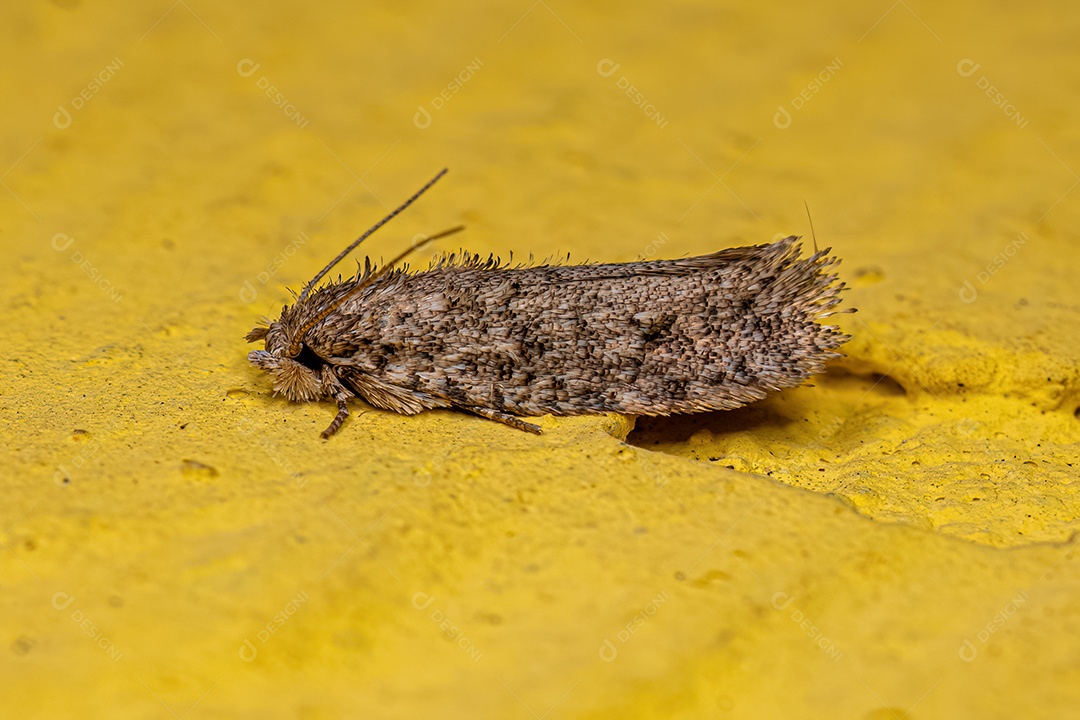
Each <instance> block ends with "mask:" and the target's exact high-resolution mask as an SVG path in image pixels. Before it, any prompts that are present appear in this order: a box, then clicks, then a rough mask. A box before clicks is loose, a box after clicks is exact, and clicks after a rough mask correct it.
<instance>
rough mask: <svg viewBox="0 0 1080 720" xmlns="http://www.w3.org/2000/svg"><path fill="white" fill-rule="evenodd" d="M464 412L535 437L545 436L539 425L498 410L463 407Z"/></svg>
mask: <svg viewBox="0 0 1080 720" xmlns="http://www.w3.org/2000/svg"><path fill="white" fill-rule="evenodd" d="M461 409H462V410H468V411H469V412H471V413H475V414H477V415H479V416H480V417H483V418H487V419H488V420H494V421H495V422H501V423H502V424H503V425H509V426H510V427H512V428H517V429H518V430H524V431H525V432H528V433H532V434H533V435H543V434H544V431H543V430H541V429H540V426H539V425H534V424H532V423H530V422H525V421H524V420H522V419H521V418H519V417H515V416H514V415H510V414H509V413H504V412H499V411H498V410H492V409H491V408H485V407H462V408H461Z"/></svg>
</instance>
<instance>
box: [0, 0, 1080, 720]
mask: <svg viewBox="0 0 1080 720" xmlns="http://www.w3.org/2000/svg"><path fill="white" fill-rule="evenodd" d="M171 3H172V0H165V2H160V3H127V4H126V5H118V4H94V3H84V2H80V1H79V0H54V1H53V2H52V3H38V4H34V5H26V4H7V5H5V6H3V8H0V37H2V48H3V49H2V56H3V68H2V70H0V94H2V97H3V98H5V99H6V103H5V112H4V113H3V114H2V116H0V128H2V133H0V137H2V138H3V141H2V145H0V184H2V187H0V218H2V222H0V246H2V248H3V250H4V254H3V257H4V263H3V265H2V267H0V302H2V307H3V308H4V314H3V317H4V318H5V320H6V321H7V332H6V333H5V345H6V352H5V353H4V355H5V360H4V362H5V369H4V371H3V372H2V373H0V407H2V412H0V424H2V426H3V435H2V438H3V440H2V443H0V467H2V470H0V474H2V486H0V487H2V489H3V493H4V502H3V503H2V504H0V541H2V543H3V547H4V551H3V552H2V553H0V603H2V610H0V617H2V620H0V629H2V631H3V637H2V640H3V643H4V645H3V647H2V648H0V716H3V717H20V718H50V717H72V716H74V717H82V718H97V717H102V718H104V717H108V718H114V719H123V718H150V717H177V718H181V717H183V718H191V719H192V720H195V719H196V718H237V717H259V718H305V719H307V718H355V717H388V718H415V717H444V718H530V717H534V718H551V719H552V720H554V719H555V718H632V717H633V718H636V717H641V718H645V717H657V718H669V717H679V718H699V717H701V718H706V717H707V718H714V717H730V718H791V717H802V718H813V717H822V718H825V717H850V718H863V719H865V720H886V719H888V718H893V717H895V718H901V717H904V718H914V719H916V720H924V719H926V718H955V717H964V716H970V717H980V718H989V717H1016V716H1020V715H1023V716H1025V717H1033V716H1041V717H1064V716H1067V715H1068V714H1069V713H1070V712H1072V711H1073V709H1074V708H1075V707H1076V703H1077V702H1078V701H1080V689H1078V688H1080V670H1078V668H1080V650H1078V645H1077V643H1076V642H1075V638H1076V637H1077V634H1078V632H1080V597H1078V592H1077V588H1078V587H1080V559H1078V557H1077V554H1076V553H1075V552H1074V550H1075V541H1074V540H1073V537H1074V533H1075V532H1076V530H1077V529H1078V528H1080V520H1078V515H1080V490H1078V488H1080V484H1078V482H1077V480H1078V477H1077V474H1078V470H1077V467H1078V466H1077V458H1078V456H1080V417H1078V411H1077V407H1078V406H1080V369H1078V364H1077V363H1078V361H1077V358H1078V357H1080V337H1078V336H1080V333H1078V330H1077V328H1078V327H1080V296H1078V293H1077V291H1076V282H1075V277H1074V276H1075V274H1076V263H1077V260H1078V259H1080V257H1078V255H1080V253H1078V251H1077V247H1078V245H1077V243H1078V231H1077V229H1076V228H1078V227H1080V190H1077V189H1076V186H1077V185H1078V184H1080V174H1078V172H1080V134H1078V133H1077V132H1076V127H1077V115H1078V109H1080V94H1078V93H1077V92H1076V88H1077V85H1078V79H1080V62H1078V60H1080V57H1078V53H1077V51H1076V50H1075V46H1076V43H1075V38H1076V37H1077V33H1078V32H1080V27H1078V26H1080V14H1077V13H1075V12H1069V11H1067V10H1064V11H1063V9H1062V6H1054V5H1050V4H1045V5H1043V4H1030V3H1028V4H1022V5H1018V4H1015V3H1005V2H995V3H990V4H987V3H974V2H958V3H950V4H947V5H945V6H941V5H936V4H932V3H926V2H921V1H919V2H913V1H909V0H900V1H899V2H896V3H894V4H891V3H890V0H884V1H883V2H870V3H856V2H845V3H833V4H828V5H821V4H816V5H805V4H801V5H800V4H782V3H757V4H751V3H745V4H741V5H740V4H733V5H718V4H716V3H709V2H705V1H704V0H694V1H690V2H677V3H671V4H667V5H663V6H661V5H657V4H647V3H638V4H636V5H628V4H626V3H615V2H596V3H590V4H587V5H581V4H572V3H567V2H562V1H561V0H536V1H535V2H534V1H533V0H524V1H523V2H500V3H469V4H465V3H458V4H445V3H444V4H439V3H406V4H400V5H399V4H390V3H386V4H384V6H383V7H370V6H363V7H361V6H358V5H357V4H355V3H321V4H318V5H317V6H314V7H312V6H310V5H309V4H305V3H299V2H294V3H287V2H274V3H267V4H261V5H256V4H252V5H250V6H248V7H238V6H234V5H228V6H221V5H215V4H213V3H207V2H203V0H179V1H178V2H175V3H172V4H171ZM444 166H447V167H449V168H450V174H449V176H448V177H447V178H446V179H445V180H443V181H442V182H441V183H440V184H439V185H438V186H437V187H436V188H435V189H434V190H432V191H431V192H430V193H429V194H428V195H427V196H425V197H424V198H423V199H422V200H421V201H420V202H419V203H418V204H417V205H415V206H414V207H413V208H411V209H410V210H409V211H408V212H407V213H406V214H405V215H403V216H402V217H400V218H399V219H397V220H395V221H394V222H393V223H392V224H391V225H390V226H388V227H387V228H385V229H383V230H381V231H380V232H379V233H378V234H377V235H376V236H375V237H373V238H372V239H371V240H369V241H368V242H367V244H366V245H365V246H364V247H363V248H361V251H362V252H360V253H359V254H358V258H362V256H363V251H366V252H367V253H369V254H371V255H372V256H374V257H379V256H382V257H390V256H392V255H394V254H396V252H398V251H399V250H400V249H401V248H403V247H405V246H406V244H407V243H408V242H409V241H410V240H411V238H413V237H414V236H415V235H417V234H419V233H427V232H435V231H438V230H441V229H444V228H446V227H449V226H451V225H454V224H456V223H465V224H466V225H467V231H466V233H464V234H463V235H459V236H456V237H455V238H454V239H453V240H452V241H451V240H449V239H448V240H447V241H445V242H444V244H442V245H440V247H439V249H440V250H451V249H455V248H456V247H457V246H458V245H464V246H465V247H466V248H467V249H469V250H472V251H476V252H482V253H488V252H493V253H496V254H500V255H502V256H503V257H507V256H508V255H509V253H510V252H511V251H513V253H514V255H515V257H527V256H528V255H529V254H530V253H532V254H533V255H535V256H537V257H545V256H547V255H551V254H556V253H565V252H570V254H571V260H572V261H584V260H586V259H589V260H603V261H630V260H634V259H638V258H642V257H680V256H684V255H688V254H698V253H705V252H710V251H713V250H717V249H719V248H722V247H728V246H734V245H740V244H758V243H763V242H769V241H771V240H773V239H774V238H777V237H779V236H783V235H787V234H792V233H794V234H800V235H804V236H808V235H809V224H808V222H807V219H806V214H805V210H804V207H803V202H804V201H806V202H807V203H808V204H809V207H810V209H811V211H812V214H813V218H814V222H815V225H816V229H817V242H818V243H819V244H820V245H822V246H827V245H831V246H832V247H833V249H834V252H836V254H838V255H839V256H841V257H843V258H844V264H843V265H842V267H841V272H842V275H843V277H844V279H845V280H847V281H848V282H849V284H850V285H851V286H852V289H851V290H850V292H848V293H846V296H845V304H847V305H849V306H857V307H858V308H859V313H858V314H857V315H848V316H843V318H842V320H841V322H842V323H843V325H844V327H845V329H847V330H848V331H849V332H850V333H851V334H852V336H853V340H852V341H851V342H850V343H849V344H848V345H847V346H846V348H845V352H846V353H847V357H845V358H844V359H842V360H839V361H837V362H836V363H834V364H833V365H832V366H831V368H830V371H829V373H828V374H827V375H825V376H824V377H822V378H819V379H818V380H817V381H816V382H815V383H814V387H807V388H799V389H796V390H794V391H790V392H786V393H783V394H781V395H780V396H777V397H775V398H772V399H769V400H767V401H765V402H763V403H760V404H757V405H754V406H751V407H748V408H744V409H741V410H737V411H733V412H730V413H713V414H707V415H702V416H693V417H681V418H671V419H639V420H638V421H637V427H636V429H635V428H634V421H633V419H632V418H621V417H614V416H612V417H603V418H568V419H554V418H543V419H541V420H540V422H541V424H542V425H543V426H544V428H545V430H546V434H545V435H543V436H542V437H533V436H529V435H525V434H523V433H520V432H518V431H515V430H512V429H510V428H507V427H504V426H501V425H497V424H495V423H491V422H488V421H485V420H482V419H479V418H474V417H469V416H464V415H461V414H456V413H450V412H430V413H425V414H422V415H420V416H417V417H412V418H409V417H401V416H397V415H393V414H390V413H386V412H380V411H374V410H369V411H368V412H366V413H364V414H361V412H362V411H363V410H364V409H365V408H364V406H363V404H362V403H356V404H355V409H356V412H355V413H354V415H353V417H352V418H351V419H350V421H349V422H348V423H347V424H346V425H345V427H344V428H343V429H342V431H341V432H340V433H339V435H338V436H336V437H334V438H333V439H332V440H331V441H329V442H323V441H322V440H320V439H319V431H320V430H321V429H322V428H323V427H325V425H326V424H327V423H328V422H329V420H330V418H332V416H333V412H334V409H333V407H332V405H331V404H329V403H320V404H308V405H294V404H290V403H287V402H286V401H284V400H283V399H281V398H274V397H272V396H271V392H270V385H269V382H268V381H267V378H266V377H265V376H264V375H263V374H261V373H259V372H258V371H256V370H254V369H253V368H251V367H249V366H248V364H247V362H246V360H245V354H246V353H247V351H248V350H249V349H250V348H249V346H247V345H246V344H245V343H244V341H243V335H244V334H245V333H246V332H247V331H248V330H249V329H250V328H251V327H252V326H253V325H254V324H255V323H256V322H257V321H258V320H259V318H260V317H261V316H263V315H273V314H276V313H277V312H278V310H279V309H280V306H281V305H282V303H283V302H286V301H287V300H288V299H289V295H288V293H287V291H286V287H292V288H299V287H300V286H301V285H302V284H303V283H304V281H306V280H307V279H308V278H310V277H311V276H312V275H313V274H314V273H315V272H316V271H317V270H318V269H319V268H320V267H322V265H323V264H324V263H325V262H326V261H327V260H328V259H329V258H331V257H333V255H334V254H335V253H337V252H338V251H339V250H340V249H341V248H342V247H344V246H345V245H346V244H347V243H348V242H349V241H351V240H352V239H353V238H354V237H356V236H357V235H358V234H359V233H360V232H361V231H363V230H364V229H366V228H367V227H368V226H369V225H370V224H372V223H373V222H375V221H376V220H377V219H379V218H380V217H381V216H382V215H383V214H384V213H385V211H386V207H387V206H393V205H396V204H397V203H398V202H400V201H401V200H403V199H404V198H406V197H407V196H408V195H410V194H411V193H412V192H413V191H414V190H415V189H417V188H418V187H419V186H420V185H421V184H422V183H423V182H424V181H425V180H427V179H428V178H429V177H430V176H431V175H432V174H433V173H434V172H435V171H437V170H438V169H440V168H442V167H444ZM424 262H425V258H423V257H419V258H414V260H413V264H414V265H423V263H424ZM352 267H354V266H353V265H352V260H349V261H348V262H347V263H346V264H344V265H342V266H341V271H342V272H346V273H347V272H349V271H350V270H351V268H352Z"/></svg>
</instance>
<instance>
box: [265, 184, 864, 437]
mask: <svg viewBox="0 0 1080 720" xmlns="http://www.w3.org/2000/svg"><path fill="white" fill-rule="evenodd" d="M445 173H446V170H443V171H442V172H440V173H439V174H438V175H436V176H435V178H434V179H432V180H431V181H430V182H429V183H428V184H427V185H425V186H424V187H423V188H421V189H420V190H419V191H418V192H417V193H416V194H415V195H413V196H412V197H411V198H409V200H407V201H406V202H405V203H404V204H403V205H401V207H399V208H398V209H396V210H394V211H393V212H392V213H390V214H389V215H388V216H386V217H385V218H383V219H382V220H381V221H380V222H379V223H378V224H376V225H375V226H374V227H372V228H371V229H370V230H368V231H367V232H366V233H364V234H363V235H361V236H360V238H359V239H357V240H356V241H355V242H353V243H352V244H351V245H350V246H349V247H347V248H346V249H345V250H344V251H342V252H341V253H340V254H339V255H338V256H337V257H336V258H334V259H333V260H332V261H331V262H330V264H329V265H327V266H326V267H325V268H323V269H322V270H321V271H320V272H319V273H318V274H317V275H316V276H315V277H314V278H313V279H312V280H311V282H309V283H307V285H306V286H305V287H304V289H303V291H302V292H301V293H300V295H299V296H295V293H294V296H295V297H296V302H295V303H293V304H292V305H287V306H285V307H283V308H282V310H281V317H280V318H278V319H277V320H275V321H273V322H269V323H268V326H266V327H263V326H260V327H256V328H255V329H253V330H252V331H251V332H250V333H248V335H247V340H248V342H254V341H258V340H264V341H265V343H266V345H265V349H264V350H255V351H253V352H251V353H250V354H249V355H248V359H249V360H250V362H251V363H252V364H253V365H255V366H256V367H259V368H262V369H263V370H266V371H268V372H269V373H270V374H271V376H272V377H273V382H274V390H275V392H276V393H281V394H283V395H285V396H286V397H288V398H289V399H290V400H293V401H296V402H308V401H313V400H320V399H322V398H332V399H334V400H335V401H336V402H337V407H338V412H337V416H336V417H335V418H334V420H333V422H331V423H330V426H329V427H328V428H326V430H324V431H323V433H322V437H323V438H327V437H329V436H331V435H333V434H334V433H335V432H336V431H337V430H338V428H340V427H341V424H342V423H343V422H344V421H345V418H347V417H348V415H349V408H348V400H349V399H350V398H353V397H360V398H363V399H364V400H365V401H367V403H368V404H370V405H372V406H374V407H377V408H383V409H386V410H394V411H396V412H399V413H404V414H406V415H413V414H415V413H418V412H420V411H421V410H425V409H428V408H458V409H460V410H467V411H469V412H472V413H475V414H477V415H480V416H482V417H485V418H489V419H491V420H497V421H499V422H502V423H505V424H507V425H510V426H512V427H515V428H518V429H521V430H526V431H529V432H533V433H537V434H539V433H540V432H541V430H540V427H539V426H537V425H535V424H533V423H529V422H525V421H524V420H521V419H520V418H519V417H517V416H534V415H544V414H548V413H550V414H553V415H583V414H601V413H626V414H629V415H669V414H672V413H694V412H704V411H708V410H727V409H731V408H736V407H739V406H741V405H744V404H746V403H749V402H752V401H755V400H760V399H761V398H763V397H765V395H766V394H768V393H770V392H773V391H776V390H780V389H782V388H789V387H794V386H796V385H799V384H801V383H802V382H803V381H805V380H806V379H807V378H809V377H810V376H811V375H814V374H816V373H820V372H821V371H822V370H823V369H824V365H825V361H826V360H827V359H829V358H833V357H838V356H839V353H837V352H834V351H835V350H836V348H838V347H839V346H840V345H841V344H843V343H844V342H845V341H846V340H847V339H848V336H846V335H844V334H843V333H841V331H840V329H839V328H838V327H837V326H835V325H824V324H821V323H819V322H818V320H820V319H823V318H825V317H828V316H829V315H832V314H834V312H836V311H834V310H832V308H833V307H834V306H835V305H836V304H837V303H839V302H840V297H839V293H840V291H841V290H842V289H843V288H844V283H842V282H838V280H837V276H836V275H835V274H833V273H831V272H830V270H831V268H832V267H833V266H835V265H837V264H838V263H839V260H837V259H836V258H835V257H827V253H828V252H829V249H828V248H827V249H825V250H822V251H821V252H815V253H814V254H813V255H811V256H810V257H808V258H801V257H800V250H801V248H800V246H799V245H798V244H797V240H798V238H797V237H795V236H791V237H787V238H784V239H783V240H780V241H778V242H774V243H772V244H769V245H756V246H752V247H736V248H730V249H727V250H720V251H718V252H714V253H711V254H709V255H702V256H699V257H689V258H682V259H679V260H650V261H645V262H629V263H606V264H588V265H548V264H542V265H535V266H522V265H517V266H508V265H504V264H503V263H502V262H500V260H499V259H498V258H495V257H490V256H489V257H488V258H486V259H484V258H482V257H480V256H479V255H473V254H470V253H461V254H444V255H442V256H441V257H440V258H438V259H436V260H435V261H433V262H432V264H431V266H430V267H429V268H428V269H427V270H424V271H422V272H414V273H410V272H408V271H407V269H404V268H398V269H394V266H395V265H396V263H397V262H398V261H400V260H401V259H402V258H403V257H404V256H405V255H406V254H407V252H408V251H407V252H406V253H402V254H401V255H400V256H398V257H397V258H395V259H394V260H392V261H391V262H390V263H388V264H387V265H384V266H383V267H381V268H378V269H376V268H374V267H372V265H371V263H370V261H369V260H368V259H367V258H365V260H364V267H363V270H362V271H358V273H357V275H356V276H355V277H352V278H349V279H347V280H341V278H338V280H337V281H336V282H335V281H331V282H329V283H328V284H326V285H324V286H322V287H316V285H317V284H318V282H319V281H320V280H321V279H322V278H323V276H325V275H326V273H328V272H329V271H330V269H331V268H333V267H334V266H335V265H336V264H337V263H338V262H340V261H341V260H342V259H343V258H344V257H345V256H346V255H347V254H348V253H349V252H351V251H352V250H353V248H355V247H356V246H357V245H359V244H360V243H361V242H362V241H363V240H364V239H365V238H366V237H368V236H369V235H371V233H373V232H374V231H375V230H377V229H378V228H380V227H381V226H382V225H384V224H385V223H386V222H388V221H389V220H390V219H391V218H393V217H394V216H395V215H397V214H398V213H400V212H401V211H402V210H404V209H405V208H406V207H408V206H409V205H410V204H412V203H413V202H414V201H415V200H416V199H417V198H418V197H419V196H420V195H421V194H423V193H424V192H425V191H426V190H427V189H428V188H430V187H431V186H432V185H433V184H434V183H435V182H436V181H438V180H439V178H441V177H442V176H443V175H444V174H445ZM461 229H462V228H460V227H457V228H453V229H451V230H447V231H445V232H443V233H439V234H438V235H435V236H432V237H429V238H425V239H424V240H422V241H421V242H420V243H418V244H416V245H415V246H414V247H413V248H410V251H411V250H412V249H415V247H418V246H420V245H423V244H425V243H427V242H429V241H431V240H435V239H437V238H440V237H445V236H447V235H450V234H452V233H455V232H457V231H459V230H461Z"/></svg>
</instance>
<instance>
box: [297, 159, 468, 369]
mask: <svg viewBox="0 0 1080 720" xmlns="http://www.w3.org/2000/svg"><path fill="white" fill-rule="evenodd" d="M443 172H446V171H445V170H444V171H443ZM440 175H441V173H440ZM438 179H439V178H438V177H436V178H435V180H438ZM432 182H435V181H434V180H432ZM430 186H431V183H428V187H430ZM425 189H426V188H425ZM421 192H423V191H421ZM417 195H419V193H417ZM413 199H416V196H415V195H414V196H413ZM410 202H411V201H410ZM407 204H408V203H406V205H407ZM402 207H404V206H402ZM398 210H399V211H400V208H399V209H398ZM395 214H396V213H395ZM390 217H393V215H391V216H390ZM464 229H465V226H464V225H458V226H457V227H452V228H450V229H449V230H443V231H442V232H441V233H438V234H436V235H430V236H428V237H426V238H424V239H423V240H420V241H418V242H414V243H413V244H412V247H410V248H408V249H407V250H404V251H402V252H401V253H399V254H398V256H397V257H395V258H394V259H393V260H391V261H390V262H388V263H386V264H385V265H383V266H382V267H381V268H379V269H378V270H376V271H375V272H373V273H370V272H369V273H368V275H367V277H366V278H364V279H363V280H361V281H360V282H359V283H357V285H356V287H354V288H353V289H352V290H350V291H348V292H347V293H345V294H344V295H342V296H341V297H340V298H338V299H337V300H335V301H334V302H333V303H331V304H330V305H329V306H328V307H327V308H326V309H325V310H323V311H322V312H320V313H319V314H318V315H316V316H315V317H314V318H312V319H311V320H308V321H307V322H306V323H304V325H303V327H301V328H300V329H299V330H297V332H296V335H294V336H293V339H292V342H291V343H290V344H289V349H288V351H287V352H286V353H285V356H286V357H291V358H292V357H296V356H297V355H299V354H300V346H301V345H303V343H304V336H305V335H307V334H308V331H310V330H311V328H313V327H315V326H316V325H318V324H319V323H321V322H322V321H323V320H325V319H326V318H327V317H328V316H329V315H330V313H332V312H334V311H335V310H337V309H338V308H339V307H341V306H342V305H344V304H345V301H346V300H348V299H349V298H351V297H352V296H354V295H356V294H357V293H358V292H360V291H361V290H363V289H364V288H366V287H368V286H369V285H371V284H372V283H373V282H375V281H376V280H378V279H379V278H380V277H382V276H383V275H385V274H386V273H388V272H390V271H391V270H393V269H394V266H395V265H397V264H398V263H399V262H401V261H402V260H403V259H405V256H406V255H408V254H409V253H411V252H412V251H413V250H419V249H420V248H422V247H423V246H425V245H427V244H428V243H429V242H432V241H433V240H438V239H439V238H444V237H446V236H447V235H453V234H454V233H459V232H461V231H462V230H464ZM369 234H370V233H369ZM354 244H355V243H354ZM365 264H366V263H365ZM368 268H370V265H368Z"/></svg>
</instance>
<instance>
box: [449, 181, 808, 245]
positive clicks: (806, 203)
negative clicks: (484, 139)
mask: <svg viewBox="0 0 1080 720" xmlns="http://www.w3.org/2000/svg"><path fill="white" fill-rule="evenodd" d="M444 172H445V171H444ZM802 204H804V205H805V206H806V208H807V219H808V220H810V236H811V237H813V252H814V254H815V255H816V254H818V235H816V233H814V231H813V218H812V217H810V204H809V203H808V202H807V201H805V200H804V201H802Z"/></svg>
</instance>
